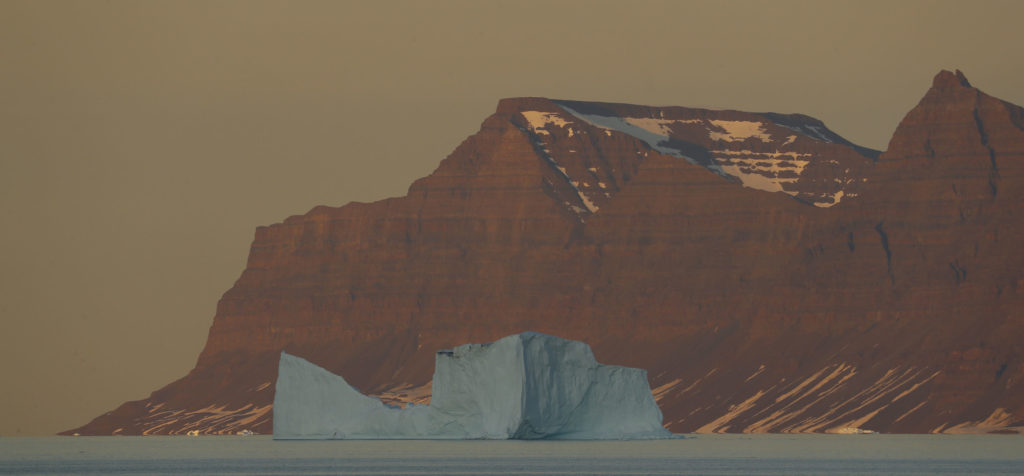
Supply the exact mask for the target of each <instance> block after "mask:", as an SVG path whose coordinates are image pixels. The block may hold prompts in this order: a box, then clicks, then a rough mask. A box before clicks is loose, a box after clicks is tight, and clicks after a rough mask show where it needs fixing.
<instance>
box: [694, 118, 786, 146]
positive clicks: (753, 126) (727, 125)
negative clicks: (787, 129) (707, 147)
mask: <svg viewBox="0 0 1024 476" xmlns="http://www.w3.org/2000/svg"><path fill="white" fill-rule="evenodd" d="M709 122H711V124H713V125H715V126H717V127H720V128H722V129H725V133H724V134H723V133H721V132H714V131H710V132H709V133H708V134H709V136H710V137H711V140H721V141H726V142H737V141H744V140H747V139H760V140H761V142H771V141H772V137H771V136H770V135H768V132H767V131H765V130H764V123H763V122H755V121H719V120H711V121H709Z"/></svg>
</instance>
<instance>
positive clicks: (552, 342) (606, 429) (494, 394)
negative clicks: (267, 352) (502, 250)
mask: <svg viewBox="0 0 1024 476" xmlns="http://www.w3.org/2000/svg"><path fill="white" fill-rule="evenodd" d="M433 386H434V395H433V399H432V402H431V404H430V405H429V406H425V405H410V406H408V407H406V408H405V409H401V408H397V407H393V406H388V405H385V404H383V403H381V402H380V401H379V400H377V399H375V398H371V397H367V396H365V395H362V394H360V393H359V392H358V391H356V390H355V389H354V388H352V387H351V386H350V385H349V384H348V383H346V382H345V380H344V379H343V378H341V377H339V376H337V375H334V374H331V373H330V372H328V371H326V370H324V369H322V368H320V367H318V366H316V365H314V364H311V363H309V362H307V361H305V360H303V359H301V358H298V357H295V356H292V355H288V354H286V353H283V352H282V354H281V360H280V364H279V369H278V379H277V392H276V394H275V397H274V437H275V438H284V439H288V438H307V439H329V438H353V439H377V438H382V439H388V438H396V439H399V438H437V439H481V438H482V439H510V438H512V439H540V438H548V439H643V438H668V437H670V436H671V434H670V433H669V432H668V431H667V430H665V429H664V428H663V427H662V425H661V410H659V409H658V406H657V405H656V404H655V402H654V397H653V396H652V395H651V390H650V387H649V385H648V383H647V372H646V371H645V370H642V369H633V368H627V367H618V366H610V365H602V364H599V363H597V361H596V360H595V359H594V354H593V353H592V352H591V350H590V347H589V346H588V345H586V344H584V343H583V342H579V341H571V340H566V339H562V338H559V337H554V336H549V335H545V334H538V333H529V332H528V333H523V334H515V335H511V336H508V337H505V338H503V339H500V340H498V341H495V342H493V343H489V344H466V345H462V346H459V347H456V348H454V349H452V350H442V351H439V352H438V353H437V357H436V367H435V374H434V382H433Z"/></svg>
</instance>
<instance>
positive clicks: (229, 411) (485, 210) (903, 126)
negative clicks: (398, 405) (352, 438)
mask: <svg viewBox="0 0 1024 476" xmlns="http://www.w3.org/2000/svg"><path fill="white" fill-rule="evenodd" d="M1022 193H1024V110H1022V109H1021V108H1020V107H1018V106H1015V105H1012V104H1009V103H1006V102H1003V101H1000V100H998V99H996V98H993V97H991V96H988V95H986V94H985V93H983V92H981V91H979V90H978V89H976V88H974V87H972V86H971V85H970V83H969V82H968V81H967V79H966V78H965V77H964V76H963V75H962V74H961V73H960V72H956V73H951V72H947V71H944V72H941V73H940V74H939V75H938V76H936V77H935V80H934V83H933V85H932V87H931V89H929V90H928V92H927V94H926V95H925V96H924V98H923V99H922V100H921V102H920V103H919V104H918V105H917V106H916V107H915V108H914V109H913V110H911V111H910V112H909V113H908V114H907V116H906V118H905V119H904V120H903V121H902V122H901V123H900V125H899V127H898V128H897V130H896V132H895V134H894V136H893V138H892V140H891V142H890V144H889V147H888V150H886V151H885V152H883V153H881V154H879V153H878V152H876V151H872V150H869V149H865V148H862V147H858V146H856V145H853V144H851V143H849V142H848V141H846V140H845V139H843V138H842V137H840V136H839V135H837V134H836V133H834V132H832V131H831V130H829V129H828V128H827V127H826V126H825V125H824V124H823V123H821V122H820V121H818V120H815V119H813V118H810V117H807V116H801V115H781V114H754V113H746V112H739V111H713V110H702V109H690V108H679V107H647V106H634V105H625V104H607V103H595V102H579V101H559V100H548V99H541V98H518V99H506V100H503V101H501V102H500V103H499V105H498V108H497V111H496V112H495V113H494V114H493V115H492V116H490V117H488V118H487V119H486V120H485V121H484V122H483V124H482V126H481V129H480V131H479V132H477V133H476V134H474V135H473V136H471V137H469V138H468V139H466V141H465V142H463V143H462V144H461V145H460V146H459V147H458V148H457V149H456V150H455V151H454V152H453V153H452V154H451V155H450V156H449V157H448V158H446V159H445V160H443V161H442V162H441V164H440V165H439V166H438V168H437V170H436V171H435V172H434V173H432V174H431V175H430V176H428V177H425V178H422V179H420V180H418V181H416V182H415V183H413V184H412V186H411V187H410V188H409V193H408V194H407V195H406V196H405V197H401V198H392V199H387V200H383V201H379V202H375V203H369V204H364V203H350V204H348V205H345V206H343V207H339V208H330V207H317V208H314V209H313V210H311V211H309V212H308V213H306V214H304V215H300V216H293V217H290V218H288V219H286V220H284V222H282V223H279V224H275V225H271V226H268V227H260V228H258V229H257V231H256V237H255V240H254V241H253V243H252V246H251V250H250V254H249V260H248V264H247V267H246V269H245V271H244V272H243V273H242V275H241V277H239V279H238V281H237V282H236V283H235V285H234V286H233V287H232V288H231V289H230V290H228V291H227V292H226V293H225V294H224V296H223V297H222V298H221V300H220V302H219V304H218V308H217V314H216V317H215V318H214V322H213V325H212V327H211V328H210V334H209V338H208V340H207V344H206V347H205V349H204V350H203V352H202V354H201V355H200V356H199V359H198V362H197V364H196V367H195V369H193V370H192V371H191V372H190V373H189V374H188V375H187V376H185V377H184V378H182V379H180V380H178V381H176V382H173V383H171V384H169V385H167V386H166V387H164V388H162V389H160V390H157V391H156V392H154V393H153V394H152V395H151V396H150V397H149V398H147V399H145V400H141V401H135V402H128V403H125V404H124V405H122V406H121V407H119V408H117V409H116V410H113V411H112V412H109V413H107V414H104V415H101V416H99V417H97V418H96V419H95V420H93V421H92V422H90V423H89V424H87V425H85V426H83V427H81V428H78V429H74V430H69V432H68V433H71V432H79V433H82V434H112V433H120V434H167V433H185V432H188V431H190V430H198V431H200V432H203V433H224V432H234V431H237V430H242V429H251V430H254V431H257V432H269V431H270V429H271V427H272V425H271V417H272V412H271V403H272V401H273V383H274V381H275V378H276V375H275V373H276V369H277V359H278V355H279V353H280V351H281V350H286V351H287V352H289V353H291V354H294V355H298V356H301V357H303V358H305V359H307V360H309V361H311V362H314V363H316V364H318V365H320V366H322V367H324V368H326V369H328V370H330V371H331V372H334V373H337V374H339V375H343V376H344V377H345V379H346V380H348V381H349V382H351V383H352V384H353V385H355V386H356V387H357V388H359V389H360V390H362V391H363V392H366V393H371V394H376V395H381V396H383V397H384V398H386V399H390V400H393V401H396V402H401V401H419V402H423V401H426V400H428V399H429V395H430V387H429V385H428V382H429V381H430V378H431V366H432V365H433V361H434V359H433V352H434V351H435V350H436V349H441V348H449V347H452V346H454V345H458V344H462V343H467V342H486V341H491V340H494V339H496V338H499V337H501V336H504V335H508V334H513V333H518V332H522V331H526V330H533V331H540V332H545V333H549V334H554V335H558V336H562V337H566V338H570V339H577V340H583V341H585V342H587V343H589V344H590V345H591V346H592V348H593V349H594V351H595V354H596V355H597V358H598V359H599V360H600V361H602V362H608V363H612V364H619V365H626V366H631V367H641V368H645V369H647V370H648V373H649V376H650V383H651V386H652V387H653V388H654V391H655V396H656V398H657V400H658V403H659V405H660V407H661V408H662V411H663V413H664V415H665V423H666V426H667V427H668V428H669V429H671V430H673V431H676V432H690V431H700V432H721V431H728V432H827V431H851V430H848V429H849V428H864V429H870V430H874V431H884V432H940V431H942V432H958V431H1003V432H1013V431H1017V427H1021V426H1022V425H1024V344H1022V342H1024V311H1021V309H1024V271H1022V270H1024V251H1022V249H1021V247H1020V238H1019V237H1020V236H1022V235H1024V219H1022V215H1021V214H1022V212H1024V207H1022V200H1024V196H1022Z"/></svg>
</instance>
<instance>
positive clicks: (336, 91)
mask: <svg viewBox="0 0 1024 476" xmlns="http://www.w3.org/2000/svg"><path fill="white" fill-rule="evenodd" d="M1022 18H1024V2H1019V1H1005V2H994V1H993V2H963V1H949V2H946V1H930V2H921V1H909V0H903V1H883V2H868V1H852V2H838V1H808V2H793V1H770V2H769V1H764V2H726V1H721V2H718V1H716V2H685V1H675V2H637V1H628V2H627V1H613V2H599V1H586V2H565V1H542V2H540V1H538V2H523V1H516V2H486V1H472V2H447V1H416V2H380V1H374V2H360V3H354V2H353V3H348V2H339V1H330V2H285V1H275V2H258V1H237V2H228V1H201V2H198V1H197V2H186V1H167V2H157V1H123V2H122V1H105V2H101V1H99V0H96V1H76V2H71V1H66V2H48V1H35V0H33V1H10V0H0V224H2V225H0V226H2V233H0V319H2V324H3V325H2V327H0V376H2V379H3V382H2V383H0V435H4V436H13V435H37V434H50V433H54V432H57V431H60V430H64V429H68V428H71V427H73V426H78V425H81V424H84V423H85V422H87V421H88V420H89V419H91V418H92V417H94V416H97V415H99V414H100V413H103V412H105V411H108V410H111V409H113V408H114V407H116V406H117V405H119V404H121V403H122V402H124V401H126V400H134V399H139V398H143V397H145V396H147V395H148V394H149V393H150V392H151V391H153V390H155V389H157V388H158V387H160V386H162V385H164V384H166V383H168V382H170V381H172V380H174V379H176V378H178V377H181V376H183V375H185V373H186V372H188V370H189V369H190V368H191V367H192V365H193V364H194V363H195V360H196V357H198V355H199V351H200V349H201V348H202V346H203V343H204V342H205V339H206V333H207V330H208V328H209V326H210V324H211V322H212V319H213V315H214V311H215V306H216V302H217V299H218V298H219V297H220V295H221V294H222V293H223V292H224V291H226V290H227V289H228V288H229V287H230V286H231V285H232V283H233V282H234V280H235V279H236V278H237V277H238V276H239V274H240V273H241V271H242V269H243V268H244V266H245V258H246V255H247V253H248V246H249V244H250V243H251V241H252V237H253V230H254V229H255V227H256V226H258V225H266V224H270V223H274V222H279V221H281V220H283V219H284V218H285V217H287V216H289V215H293V214H299V213H304V212H306V211H307V210H309V209H310V208H312V207H313V206H315V205H320V204H325V205H334V206H338V205H343V204H345V203H347V202H349V201H353V200H359V201H370V200H376V199H380V198H385V197H389V196H398V195H403V194H404V193H405V191H406V189H407V187H408V185H409V184H410V183H411V182H412V181H413V180H414V179H416V178H418V177H421V176H424V175H426V174H428V173H430V172H431V171H432V170H433V169H434V167H435V166H436V165H437V164H438V162H440V160H441V159H443V158H444V157H445V156H446V155H447V154H448V153H449V152H450V151H451V150H452V149H454V148H455V146H456V145H457V144H458V143H459V142H460V141H462V140H463V139H464V138H466V137H467V136H469V135H470V134H473V133H474V132H476V130H477V129H478V127H479V124H480V122H481V121H482V120H483V119H484V118H485V117H486V116H487V115H489V114H490V113H491V112H493V110H494V107H495V105H496V104H497V101H498V99H500V98H503V97H510V96H546V97H555V98H571V99H584V100H601V101H618V102H634V103H641V104H652V105H682V106H698V107H713V108H732V109H742V110H750V111H774V112H800V113H804V114H809V115H812V116H815V117H817V118H819V119H822V120H824V121H825V122H826V124H828V125H829V126H830V127H831V128H832V129H833V130H835V131H836V132H838V133H839V134H841V135H843V136H845V137H846V138H848V139H850V140H851V141H853V142H855V143H859V144H861V145H865V146H869V147H874V148H879V149H884V148H885V146H886V144H887V142H888V139H889V137H890V135H891V133H892V131H893V129H894V128H895V126H896V124H897V123H898V122H899V120H900V119H901V118H902V117H903V115H904V114H905V113H906V112H907V111H908V110H909V109H910V108H911V107H913V105H914V104H916V103H917V101H918V100H919V99H920V97H921V96H922V95H923V94H924V92H925V91H926V90H927V88H928V87H929V85H930V83H931V79H932V76H933V75H934V74H935V73H936V72H938V71H939V70H940V69H943V68H946V69H953V68H960V69H962V70H963V71H964V72H965V74H967V76H968V78H969V79H970V80H971V81H972V83H973V84H974V85H975V86H978V87H980V88H982V89H983V90H985V91H986V92H988V93H990V94H993V95H995V96H997V97H1001V98H1003V99H1005V100H1009V101H1011V102H1014V103H1017V104H1022V103H1024V82H1022V81H1021V78H1024V60H1022V58H1024V54H1022V53H1021V44H1022V43H1021V41H1022V40H1021V35H1020V31H1021V30H1020V20H1021V19H1022Z"/></svg>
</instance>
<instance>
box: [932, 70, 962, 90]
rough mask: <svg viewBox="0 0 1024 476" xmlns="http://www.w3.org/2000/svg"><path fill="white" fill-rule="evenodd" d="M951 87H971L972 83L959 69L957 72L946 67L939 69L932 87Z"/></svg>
mask: <svg viewBox="0 0 1024 476" xmlns="http://www.w3.org/2000/svg"><path fill="white" fill-rule="evenodd" d="M949 87H965V88H969V87H971V83H970V82H969V81H967V77H966V76H964V73H962V72H961V71H960V70H959V69H958V70H956V72H952V71H949V70H945V69H944V70H942V71H939V74H936V75H935V79H933V80H932V88H937V89H945V88H949Z"/></svg>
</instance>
